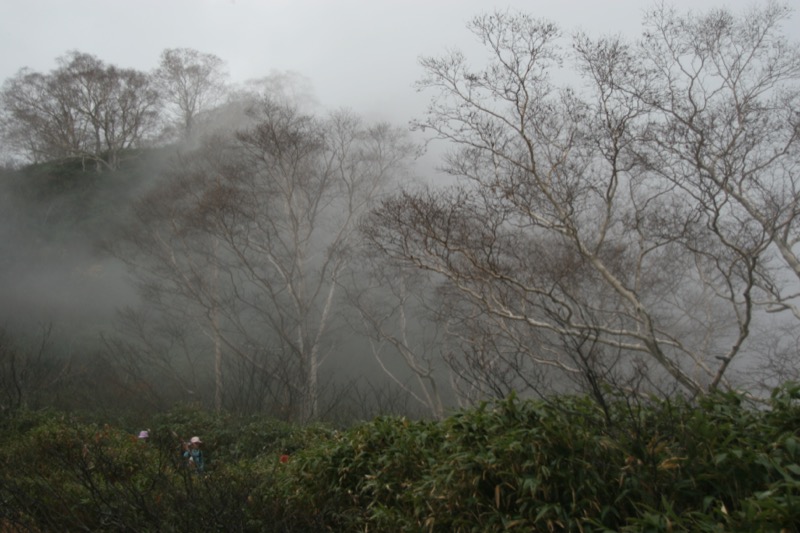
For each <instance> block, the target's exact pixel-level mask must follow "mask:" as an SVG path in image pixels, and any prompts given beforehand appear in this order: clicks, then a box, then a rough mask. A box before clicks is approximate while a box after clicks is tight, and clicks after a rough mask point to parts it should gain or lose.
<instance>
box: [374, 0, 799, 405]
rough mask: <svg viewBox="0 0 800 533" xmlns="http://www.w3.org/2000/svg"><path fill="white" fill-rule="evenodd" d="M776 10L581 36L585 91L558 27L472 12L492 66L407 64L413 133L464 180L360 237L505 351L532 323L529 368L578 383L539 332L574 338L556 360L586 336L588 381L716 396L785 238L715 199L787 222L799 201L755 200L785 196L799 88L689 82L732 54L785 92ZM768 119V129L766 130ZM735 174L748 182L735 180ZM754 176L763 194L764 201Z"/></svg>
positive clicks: (380, 215) (420, 197)
mask: <svg viewBox="0 0 800 533" xmlns="http://www.w3.org/2000/svg"><path fill="white" fill-rule="evenodd" d="M784 13H785V11H783V10H781V9H780V8H776V7H774V6H770V7H768V8H766V9H764V10H761V11H756V15H757V16H754V15H752V14H751V15H748V16H747V17H743V18H742V19H735V17H733V16H732V15H730V14H729V13H728V12H726V11H716V12H712V13H711V14H709V15H707V16H705V17H697V18H692V17H687V18H678V17H677V16H675V15H674V14H671V13H669V12H665V11H657V14H656V16H655V19H647V20H646V28H647V31H646V37H645V39H644V40H643V41H642V42H641V43H640V44H639V45H637V47H633V46H628V45H624V44H623V43H621V42H620V41H619V40H618V39H600V40H592V39H589V38H588V37H585V36H578V37H576V39H575V40H574V42H573V48H572V50H574V52H575V55H574V56H573V57H574V60H575V62H576V65H577V66H578V69H579V73H580V74H582V75H583V82H584V85H583V87H582V88H580V89H576V88H573V87H559V86H557V85H556V84H555V83H554V82H553V81H552V76H553V74H554V73H556V72H558V69H559V68H560V67H561V66H562V64H563V60H564V58H565V57H566V56H567V52H566V49H565V47H563V46H562V45H561V44H560V43H561V36H560V32H559V30H558V29H557V28H556V27H555V26H554V25H552V24H550V23H547V22H541V21H536V20H534V19H532V18H531V17H529V16H527V15H524V14H510V13H495V14H491V15H486V16H481V17H478V18H476V19H474V20H473V22H472V23H471V24H470V29H471V30H472V32H473V33H474V34H475V35H476V36H477V37H478V39H479V40H480V41H481V42H482V43H483V44H484V46H485V47H486V49H487V50H488V51H489V53H490V56H491V59H490V60H489V61H488V63H487V64H482V65H479V66H475V65H472V64H470V63H469V62H468V61H467V59H466V57H464V55H463V54H461V53H459V52H452V53H450V54H449V55H447V56H445V57H442V58H424V59H422V65H423V67H424V69H425V71H426V75H425V77H424V78H423V79H422V80H421V81H420V83H419V87H420V89H425V90H429V91H432V92H433V97H432V100H431V104H430V107H429V111H428V115H427V118H425V119H423V120H420V121H418V122H416V126H417V127H418V128H420V129H424V130H429V131H433V132H434V133H435V134H436V136H437V137H438V138H440V139H443V140H446V141H449V142H450V143H451V144H452V145H453V146H454V147H455V150H454V151H453V153H452V154H451V155H450V156H449V157H447V158H446V170H447V171H448V172H449V173H451V174H453V175H455V176H459V177H460V178H461V182H462V184H461V185H460V186H459V187H458V188H457V189H455V190H454V191H453V192H445V193H427V194H410V193H406V194H403V195H399V196H397V197H395V198H394V199H392V200H389V201H386V202H385V203H384V204H383V207H382V208H381V209H379V210H377V211H375V212H374V213H373V214H372V216H371V218H370V220H369V223H368V224H367V225H366V227H367V228H368V230H367V232H366V234H367V237H368V238H369V239H370V240H371V241H372V242H373V243H374V244H375V245H376V246H377V247H378V248H379V249H381V250H382V251H384V252H385V253H386V254H388V255H389V256H390V257H391V258H392V259H394V260H398V261H402V262H404V263H405V264H408V265H413V266H416V267H418V268H423V269H427V270H429V271H432V272H435V273H437V274H438V275H441V276H443V277H444V278H446V279H447V280H448V283H449V284H451V285H452V288H453V289H454V290H457V291H459V293H460V294H461V295H462V296H463V297H465V298H466V299H467V300H469V301H470V302H471V303H472V304H473V305H475V306H476V307H478V308H480V309H481V310H482V311H483V312H482V313H481V314H480V316H481V317H483V319H486V318H487V317H488V318H491V320H492V321H493V322H494V324H495V326H494V327H495V329H496V331H498V332H501V333H503V334H504V335H505V336H506V339H507V340H508V339H514V338H515V337H514V336H515V335H517V334H518V333H519V332H524V330H528V332H529V333H528V334H527V335H525V336H524V337H520V339H523V338H526V337H527V339H528V343H527V353H528V357H529V358H531V359H532V360H533V361H535V362H536V363H537V364H538V365H547V366H550V367H551V368H554V369H557V370H558V371H559V372H562V373H565V375H575V373H576V372H579V373H582V375H583V376H584V378H585V379H589V378H590V377H591V375H590V374H587V373H586V372H587V370H590V369H588V368H587V367H586V364H585V363H587V362H589V361H591V360H592V359H591V358H588V359H587V358H581V357H577V358H576V354H575V353H571V354H570V352H569V349H564V350H558V351H553V350H552V347H553V346H556V344H555V343H554V342H553V340H554V339H557V338H562V339H567V340H570V339H571V341H570V342H567V343H562V345H563V346H564V347H565V348H567V347H569V346H570V345H571V346H573V347H575V346H578V345H581V343H582V342H584V341H582V340H581V339H584V340H589V341H591V343H592V345H593V346H594V348H593V353H595V354H599V355H600V356H601V357H602V358H603V361H604V363H603V365H602V366H600V367H597V366H595V367H594V370H592V371H593V372H595V371H596V370H598V369H602V368H606V369H608V368H612V367H613V368H616V369H618V370H621V369H625V372H624V374H623V375H618V376H617V378H616V379H617V380H618V383H620V384H622V383H633V382H631V381H630V380H631V379H634V376H633V375H632V374H631V373H634V374H635V373H639V374H641V375H640V376H639V378H637V379H635V382H636V383H638V384H639V385H647V386H649V387H651V388H654V389H656V390H660V391H662V392H665V391H671V390H673V387H674V385H677V386H679V387H681V388H682V389H684V390H685V391H687V392H688V393H690V394H702V393H704V392H705V391H707V390H709V389H714V388H717V387H720V386H723V387H729V386H730V384H729V383H728V382H727V380H726V379H725V373H726V371H727V369H728V367H729V365H730V364H731V363H732V362H733V361H734V359H735V358H736V357H737V356H739V355H740V354H741V353H742V352H743V350H744V347H745V342H746V340H747V338H748V336H749V335H750V332H751V323H752V320H753V317H754V314H755V313H756V311H757V303H758V301H759V299H760V298H763V297H764V296H765V291H764V290H763V289H764V286H765V285H767V281H766V280H767V279H770V280H772V279H774V278H769V277H768V267H769V265H770V257H771V256H770V253H769V252H770V250H771V249H772V246H773V245H774V244H775V235H776V233H780V232H776V231H775V229H776V228H777V226H776V227H775V228H772V227H770V226H769V225H766V226H765V225H763V224H759V223H754V222H757V220H758V219H754V218H752V216H747V213H748V211H747V209H738V208H737V209H734V208H733V205H734V203H733V201H732V200H731V199H729V198H728V197H729V196H731V195H733V194H734V193H736V191H737V190H738V191H745V190H746V191H749V192H751V193H752V194H754V195H760V196H759V197H760V198H762V200H763V201H761V202H760V203H758V204H755V203H753V204H750V207H751V209H752V210H753V211H754V212H755V213H757V214H760V215H759V216H762V215H763V216H765V217H771V218H770V220H773V219H775V217H774V216H773V215H771V214H770V213H781V214H782V216H788V215H790V214H791V215H792V216H793V213H794V212H795V209H796V207H795V206H796V201H795V200H794V199H793V198H794V196H791V198H792V199H790V200H789V201H788V203H781V204H780V206H781V207H777V208H774V209H773V208H772V207H770V205H771V204H769V202H768V201H767V199H768V198H773V197H775V198H778V197H780V195H779V194H777V193H778V192H780V191H790V192H792V191H794V190H795V188H794V187H793V186H792V185H791V181H790V180H789V178H790V175H789V174H790V172H789V171H788V170H789V169H792V168H794V166H795V162H796V147H795V137H794V135H795V130H796V122H795V121H794V118H793V116H794V115H792V114H790V113H789V110H790V109H791V107H792V105H794V104H793V103H792V102H794V96H793V95H794V92H793V91H788V89H786V88H785V87H784V88H783V89H781V90H778V88H777V86H776V83H777V82H776V81H774V79H772V80H770V81H766V82H764V84H765V87H766V88H769V89H770V90H768V91H766V90H765V91H762V90H760V89H754V90H752V91H750V90H749V89H746V87H747V86H748V84H746V83H744V79H739V78H735V77H728V78H727V81H725V80H723V81H721V82H720V83H719V84H718V85H714V86H712V85H710V80H711V79H713V80H715V81H719V76H717V77H714V76H711V78H710V79H709V80H705V79H702V78H700V77H698V76H692V75H691V70H690V69H691V68H700V67H703V66H704V65H709V68H710V66H712V65H713V61H712V59H711V58H710V57H706V56H704V55H702V54H701V52H703V51H705V50H714V49H720V48H725V49H726V50H728V51H732V50H734V49H735V50H738V53H739V54H740V55H739V56H738V57H739V60H740V63H738V64H737V65H740V66H741V65H743V64H744V63H742V62H743V61H744V60H745V59H748V60H749V61H751V64H752V69H753V72H754V73H759V72H760V73H761V74H762V75H764V76H776V75H777V74H776V73H777V72H780V73H783V74H780V75H778V76H779V77H781V79H782V83H784V82H785V83H790V82H792V81H793V79H794V76H795V73H794V70H793V67H792V68H789V67H788V66H787V65H794V63H795V61H796V51H795V49H794V48H793V47H789V46H786V45H785V44H782V43H783V41H782V40H781V39H779V38H778V37H777V36H776V35H775V32H776V31H777V26H776V24H777V21H778V20H780V17H781V14H784ZM653 20H656V21H657V23H656V24H655V27H656V28H658V27H660V28H661V31H660V33H659V32H658V31H654V30H653V22H652V21H653ZM751 20H755V21H756V22H753V23H752V24H751V23H750V22H748V21H751ZM659 24H660V26H659ZM714 28H716V29H717V30H720V29H725V28H727V29H729V30H730V31H728V30H726V31H725V32H724V33H720V32H719V31H718V32H717V33H712V32H710V29H714ZM765 28H769V31H767V29H765ZM679 29H680V31H679ZM744 29H747V31H744ZM667 30H669V31H667ZM759 30H760V31H761V33H760V35H762V37H760V38H759V37H757V35H759V33H758V31H759ZM670 31H672V32H673V33H670ZM677 34H680V36H681V38H682V39H683V40H682V41H680V42H678V41H679V39H678V36H677ZM765 35H769V38H764V36H765ZM700 43H702V46H701V45H700ZM690 44H694V45H696V46H697V48H695V49H693V48H691V47H690V46H689V45H690ZM670 46H674V47H675V50H679V53H680V56H681V58H682V61H684V62H682V63H681V62H678V63H673V64H670V65H669V68H667V67H666V66H664V65H663V64H661V63H659V62H658V60H659V59H660V58H668V57H669V54H667V53H666V52H665V50H666V51H669V50H671V49H670V48H669V47H670ZM660 47H661V48H660ZM664 47H666V48H664ZM715 47H716V48H715ZM770 50H771V51H770ZM645 52H646V53H645ZM677 53H678V52H675V54H677ZM673 55H674V54H673ZM776 56H780V60H778V58H777V57H776ZM665 60H666V59H665ZM720 61H721V60H720ZM718 63H719V62H718ZM681 65H683V68H681ZM740 66H737V67H736V68H740ZM729 68H733V65H731V66H730V67H729ZM687 73H688V74H687ZM681 76H683V78H680V77H681ZM678 79H682V80H685V81H684V82H683V83H682V84H680V83H678ZM681 87H683V88H684V89H685V90H684V91H683V92H681V90H680V88H681ZM729 87H733V88H734V89H741V90H745V91H750V92H751V93H752V94H751V96H752V98H751V99H750V100H748V101H747V104H746V109H747V110H750V109H752V110H754V111H753V112H754V113H755V110H759V114H755V115H752V116H748V119H747V120H742V121H740V118H741V116H742V115H741V113H738V114H737V113H736V112H732V111H731V110H730V109H729V108H727V107H726V105H729V104H736V102H737V101H739V100H741V99H738V100H737V99H736V98H735V97H730V98H726V99H722V98H721V97H720V94H721V93H723V92H724V91H726V90H728V89H729ZM773 89H774V90H773ZM700 94H705V97H703V99H700V97H699V95H700ZM790 95H792V97H791V98H788V97H789V96H790ZM716 99H720V102H719V103H716V102H713V101H712V100H716ZM779 103H780V104H782V106H780V107H779V106H778V104H779ZM664 109H671V110H674V111H670V113H666V112H665V111H664ZM706 113H708V115H706ZM676 115H677V116H676ZM679 117H680V120H679V119H678V118H679ZM751 122H752V124H751ZM770 125H773V126H775V127H777V126H778V125H782V126H783V127H782V129H781V131H782V132H783V133H772V132H770V133H769V134H768V132H767V130H768V129H769V128H770V127H772V126H770ZM745 138H746V139H749V141H748V142H744V139H745ZM690 139H691V141H692V144H689V140H690ZM756 139H758V140H759V142H760V143H762V144H758V149H757V150H756V151H755V152H754V151H753V146H754V143H755V142H756ZM737 140H741V142H734V141H737ZM714 146H716V147H718V148H716V149H715V148H713V147H714ZM692 147H694V149H693V148H692ZM698 151H699V154H700V156H699V157H698V156H697V155H696V154H698ZM769 154H774V157H772V156H769V157H768V155H769ZM722 156H724V157H722ZM779 156H780V157H779ZM711 162H713V164H714V165H716V167H715V168H717V170H715V172H717V176H718V184H717V185H714V183H715V182H714V181H713V180H712V179H711V178H710V177H709V172H710V171H709V170H708V169H707V168H706V167H708V165H710V164H711ZM742 164H746V165H747V167H748V168H749V169H750V170H749V171H747V172H745V173H744V174H739V172H740V171H741V170H742V168H741V165H742ZM723 168H725V169H728V171H729V172H728V174H726V175H725V176H723V175H722V174H721V173H720V171H719V169H723ZM773 171H775V172H777V174H775V172H773ZM761 172H763V175H762V174H759V173H761ZM755 174H759V175H762V179H761V181H753V180H752V178H753V177H754V175H755ZM734 176H736V177H739V178H740V179H739V182H738V184H735V183H734V181H733V178H734ZM665 177H667V178H668V179H664V178H665ZM775 178H777V179H775ZM773 179H774V180H775V181H772V180H773ZM748 180H749V181H748ZM762 182H763V183H776V184H778V185H775V186H774V187H773V188H771V189H769V190H770V191H772V192H770V193H766V190H767V189H766V187H764V186H759V183H762ZM723 183H724V184H725V187H727V189H725V188H724V187H721V186H720V185H721V184H723ZM737 194H740V196H741V195H742V193H741V192H739V193H737ZM740 205H744V204H741V203H740ZM780 228H783V229H785V228H786V226H784V225H780ZM787 234H788V233H787ZM773 283H774V282H773ZM773 286H775V285H773ZM784 300H785V299H784ZM512 324H515V325H512ZM520 326H524V327H523V328H520ZM534 332H535V334H534ZM531 340H532V341H533V342H530V341H531ZM514 345H515V346H518V347H520V348H522V347H525V346H526V343H524V342H515V343H514ZM584 345H585V344H584ZM620 361H621V363H624V364H620ZM575 363H581V364H580V365H576V364H575ZM612 363H613V364H612ZM595 364H596V363H595ZM601 375H602V372H601V373H597V372H595V374H594V376H595V377H597V376H601ZM593 379H594V378H593Z"/></svg>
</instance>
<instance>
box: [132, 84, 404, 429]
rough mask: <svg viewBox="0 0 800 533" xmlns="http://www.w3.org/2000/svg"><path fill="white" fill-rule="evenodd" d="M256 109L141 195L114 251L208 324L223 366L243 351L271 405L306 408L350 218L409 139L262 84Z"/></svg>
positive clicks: (173, 305) (323, 348) (162, 295)
mask: <svg viewBox="0 0 800 533" xmlns="http://www.w3.org/2000/svg"><path fill="white" fill-rule="evenodd" d="M253 113H254V120H253V123H254V124H255V125H254V126H252V127H250V128H247V129H245V130H243V131H241V132H239V133H238V134H237V135H235V136H234V137H233V138H231V137H226V138H216V139H213V140H211V141H209V143H208V144H207V145H206V146H204V148H203V149H202V150H200V151H199V152H198V153H196V154H192V155H191V156H190V157H187V158H186V159H185V160H184V161H182V162H181V164H180V165H179V167H178V169H177V171H176V173H175V174H174V176H172V178H171V179H170V180H169V181H168V182H167V184H166V185H164V186H163V187H161V188H160V189H159V190H157V191H155V192H154V193H153V194H152V195H150V196H149V197H148V198H147V199H145V200H144V201H143V202H142V204H140V206H139V211H138V212H137V222H136V224H134V225H132V226H131V232H130V233H129V235H128V236H127V238H126V242H127V243H128V244H131V245H133V248H132V249H131V250H128V251H127V252H123V253H122V254H121V256H123V257H124V258H125V259H126V260H128V261H129V262H131V263H132V264H133V265H135V266H136V268H137V273H138V275H139V276H141V279H142V281H143V282H145V284H144V285H143V287H144V288H146V291H145V293H144V296H145V298H146V299H147V300H152V301H153V302H156V303H157V304H158V306H159V307H160V308H161V309H162V310H164V312H169V313H171V314H173V316H176V313H177V316H183V317H185V318H186V319H188V320H189V321H190V322H191V323H193V324H195V325H196V327H198V328H200V331H203V332H205V336H206V337H207V338H208V339H209V341H210V343H211V345H213V346H214V348H212V349H211V350H213V352H214V353H215V357H214V359H215V360H216V361H217V362H218V364H217V365H216V367H217V369H218V370H219V369H222V368H224V367H225V366H226V365H225V363H224V360H229V359H239V360H241V361H243V362H244V363H246V365H247V367H248V368H250V369H252V371H253V372H260V373H262V374H263V376H265V377H268V381H269V383H267V382H265V381H261V382H260V383H259V384H258V387H260V388H261V390H263V391H265V393H268V394H270V395H271V399H272V402H273V404H274V405H276V406H282V407H281V409H290V410H291V411H292V412H293V413H294V417H296V418H301V419H309V418H313V417H315V416H317V414H318V412H319V411H318V404H317V400H318V398H319V395H320V384H319V374H320V368H321V365H322V364H323V362H324V360H325V358H326V356H327V355H328V354H329V353H330V352H331V351H332V349H333V347H334V344H333V337H332V328H333V324H335V323H336V322H337V321H338V320H339V319H340V317H338V316H337V313H336V309H337V307H338V306H340V305H341V303H342V302H341V301H340V299H339V298H338V294H337V289H338V287H339V284H338V283H337V281H338V280H340V279H341V278H342V276H343V275H344V273H345V272H346V271H347V269H348V268H349V264H350V254H349V250H350V247H351V246H352V243H353V240H354V238H355V236H354V233H355V231H356V221H357V220H358V217H359V216H360V215H361V214H362V213H365V212H366V211H367V210H368V209H369V208H370V207H371V206H372V205H373V203H374V202H375V200H376V198H377V197H378V196H379V195H380V194H381V192H382V191H383V190H384V188H385V186H386V185H387V184H388V183H389V182H390V181H391V180H392V179H393V178H394V177H395V175H396V174H397V172H398V171H399V170H400V169H401V168H402V166H403V164H404V161H405V159H406V157H407V156H408V154H409V152H410V146H409V144H408V143H407V141H405V140H404V135H403V133H402V132H400V131H398V130H395V129H394V128H391V127H389V126H387V125H383V124H380V125H376V126H368V127H367V126H364V125H362V124H361V122H360V120H359V119H358V118H357V117H355V116H354V115H353V114H351V113H348V112H338V113H334V114H332V115H331V116H330V117H326V118H318V117H314V116H311V115H306V114H303V113H301V112H300V111H299V110H298V109H297V108H295V107H292V106H287V105H285V104H276V103H274V102H273V101H271V100H270V99H269V98H266V99H264V100H263V101H262V102H261V104H260V106H259V107H258V108H256V109H254V110H253ZM220 362H221V364H220ZM237 365H239V363H237V364H236V365H233V366H231V365H228V366H229V367H230V368H235V367H236V366H237ZM240 368H241V367H240ZM221 380H222V378H221V376H219V375H217V378H216V381H217V383H218V386H219V383H221Z"/></svg>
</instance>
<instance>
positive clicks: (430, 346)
mask: <svg viewBox="0 0 800 533" xmlns="http://www.w3.org/2000/svg"><path fill="white" fill-rule="evenodd" d="M364 252H365V253H362V254H360V255H359V256H358V257H359V260H358V263H359V264H358V267H357V268H354V269H353V270H352V272H351V278H350V279H349V280H342V281H343V283H342V288H343V289H344V291H345V293H346V295H347V300H348V302H349V304H350V305H351V306H352V307H353V310H354V318H353V319H352V320H351V327H353V329H354V330H355V331H356V332H357V333H358V335H359V336H361V337H363V338H365V339H367V340H368V341H369V346H370V351H371V352H372V355H373V357H374V359H375V361H376V362H377V363H378V365H379V366H380V368H381V370H382V371H383V372H384V374H385V375H386V377H388V379H389V380H391V382H392V383H393V384H394V386H395V387H396V388H397V389H398V390H400V391H403V392H404V394H405V395H406V396H407V397H408V398H409V399H410V400H412V401H414V402H416V403H417V404H418V405H419V406H420V408H421V409H424V410H425V411H426V412H427V413H428V414H429V415H430V416H432V417H434V418H442V417H443V416H444V415H445V404H446V402H445V399H444V398H443V397H445V396H446V393H445V390H444V389H445V388H446V387H447V385H448V384H449V379H448V378H449V376H448V373H447V372H446V365H445V364H444V357H443V353H444V352H445V351H446V346H445V344H444V339H445V338H446V337H445V335H444V334H443V332H444V328H441V327H439V321H438V320H437V317H436V307H437V301H438V299H437V297H436V290H435V287H436V285H435V283H434V282H433V281H432V280H430V279H428V277H427V276H425V275H424V273H422V272H419V271H415V270H412V269H409V268H403V267H397V266H396V265H393V264H391V263H390V262H387V261H385V260H383V258H381V257H375V256H374V255H373V254H370V253H369V250H364ZM398 361H401V362H402V364H398Z"/></svg>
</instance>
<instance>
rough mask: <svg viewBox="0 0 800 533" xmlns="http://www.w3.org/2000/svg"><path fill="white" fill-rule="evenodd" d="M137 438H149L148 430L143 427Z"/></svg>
mask: <svg viewBox="0 0 800 533" xmlns="http://www.w3.org/2000/svg"><path fill="white" fill-rule="evenodd" d="M139 438H140V439H149V438H150V432H149V431H147V430H146V429H143V430H142V431H140V432H139Z"/></svg>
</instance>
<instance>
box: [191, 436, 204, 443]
mask: <svg viewBox="0 0 800 533" xmlns="http://www.w3.org/2000/svg"><path fill="white" fill-rule="evenodd" d="M189 442H191V443H192V444H203V441H201V440H200V437H192V438H191V439H190V440H189Z"/></svg>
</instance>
